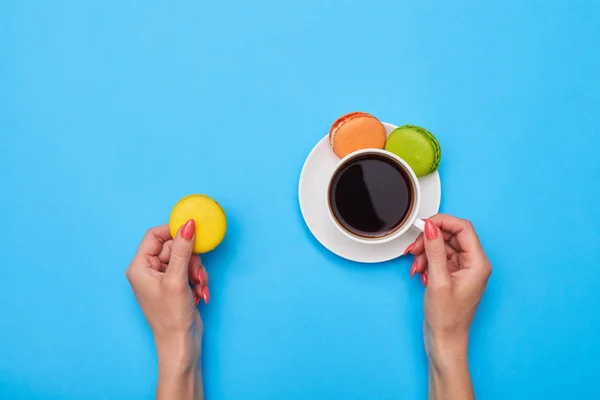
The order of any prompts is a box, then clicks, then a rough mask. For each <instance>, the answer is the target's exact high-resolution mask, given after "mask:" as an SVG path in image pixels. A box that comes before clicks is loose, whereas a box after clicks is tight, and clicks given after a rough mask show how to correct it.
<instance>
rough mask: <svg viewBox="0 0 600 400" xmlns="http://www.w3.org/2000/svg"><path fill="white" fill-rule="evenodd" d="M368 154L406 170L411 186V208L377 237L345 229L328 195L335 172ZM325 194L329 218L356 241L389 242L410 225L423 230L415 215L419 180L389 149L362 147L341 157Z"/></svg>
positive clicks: (417, 211)
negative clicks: (392, 227)
mask: <svg viewBox="0 0 600 400" xmlns="http://www.w3.org/2000/svg"><path fill="white" fill-rule="evenodd" d="M369 154H373V155H376V156H378V157H381V156H383V157H386V158H387V160H388V161H390V162H391V163H393V164H395V165H396V166H398V167H399V168H401V169H402V170H403V171H404V172H406V176H408V177H409V179H408V181H407V182H406V183H407V184H409V185H411V186H412V198H411V202H410V207H411V209H410V211H409V213H408V215H407V216H406V217H405V218H404V220H403V221H402V223H401V224H400V225H398V226H397V227H396V228H394V229H393V230H392V231H390V232H388V233H386V234H385V235H383V236H378V237H365V236H360V235H358V234H356V233H353V232H351V231H350V230H348V229H346V228H345V227H344V226H343V225H342V224H341V223H340V222H339V221H338V220H337V219H336V217H335V216H334V212H333V209H332V205H331V195H330V192H331V189H332V187H331V186H332V182H333V179H334V178H335V177H336V175H337V173H338V172H339V171H340V170H341V169H342V168H343V167H344V166H346V165H348V164H349V163H351V162H352V161H354V160H355V159H356V158H358V157H361V158H362V157H364V156H368V155H369ZM326 196H327V198H326V199H325V201H326V204H327V213H328V214H329V218H330V219H331V221H332V223H333V224H334V225H335V227H336V228H337V229H338V230H339V231H340V232H341V233H342V234H344V235H345V236H346V237H348V238H350V239H352V240H354V241H356V242H359V243H367V244H378V243H385V242H389V241H391V240H394V239H396V238H398V237H400V236H401V235H402V234H403V233H405V232H406V231H407V230H408V229H410V228H411V227H415V228H416V229H418V230H420V231H421V232H423V230H424V229H425V223H424V222H423V220H422V219H420V218H418V217H417V214H418V213H419V205H420V203H421V188H420V186H419V180H418V179H417V176H416V175H415V172H414V171H413V170H412V168H410V166H409V165H408V164H407V163H406V161H404V160H403V159H402V158H400V157H398V156H397V155H395V154H393V153H390V152H389V151H385V150H380V149H364V150H358V151H355V152H354V153H351V154H348V155H347V156H346V157H344V158H342V159H341V160H340V162H339V163H338V165H337V166H336V168H335V169H334V170H333V173H332V174H331V177H330V178H329V185H328V187H327V192H326Z"/></svg>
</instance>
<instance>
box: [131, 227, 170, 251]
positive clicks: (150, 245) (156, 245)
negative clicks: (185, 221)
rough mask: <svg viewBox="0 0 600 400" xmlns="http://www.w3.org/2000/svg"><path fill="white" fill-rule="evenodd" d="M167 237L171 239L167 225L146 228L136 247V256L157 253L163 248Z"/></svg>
mask: <svg viewBox="0 0 600 400" xmlns="http://www.w3.org/2000/svg"><path fill="white" fill-rule="evenodd" d="M169 239H171V233H170V232H169V226H168V225H161V226H157V227H155V228H152V229H148V231H147V232H146V234H145V235H144V238H143V239H142V242H141V243H140V246H139V247H138V251H137V253H136V256H145V255H150V256H157V255H159V254H160V252H161V250H162V248H163V244H164V243H165V242H166V241H167V240H169Z"/></svg>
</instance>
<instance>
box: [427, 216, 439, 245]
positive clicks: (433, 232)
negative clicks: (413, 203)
mask: <svg viewBox="0 0 600 400" xmlns="http://www.w3.org/2000/svg"><path fill="white" fill-rule="evenodd" d="M437 235H438V228H437V226H435V225H434V224H433V222H431V221H430V220H428V219H426V220H425V236H426V237H427V239H428V240H431V239H435V238H436V237H437Z"/></svg>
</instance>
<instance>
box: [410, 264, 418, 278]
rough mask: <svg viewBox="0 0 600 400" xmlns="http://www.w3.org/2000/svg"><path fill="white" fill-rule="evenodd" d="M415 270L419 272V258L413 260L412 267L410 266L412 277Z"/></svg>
mask: <svg viewBox="0 0 600 400" xmlns="http://www.w3.org/2000/svg"><path fill="white" fill-rule="evenodd" d="M415 272H417V260H415V261H413V263H412V267H411V268H410V277H411V278H412V277H413V275H414V274H415Z"/></svg>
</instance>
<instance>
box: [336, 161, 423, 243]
mask: <svg viewBox="0 0 600 400" xmlns="http://www.w3.org/2000/svg"><path fill="white" fill-rule="evenodd" d="M329 202H330V205H331V209H332V212H333V215H334V217H335V218H336V219H337V221H338V222H339V223H340V225H342V226H343V227H344V228H345V229H346V230H347V231H349V232H351V233H353V234H355V235H358V236H363V237H367V238H376V237H382V236H385V235H387V234H388V233H390V232H392V231H394V230H395V229H396V228H398V227H399V226H400V225H401V224H402V223H403V222H404V221H405V219H406V218H407V217H408V215H409V214H410V211H411V209H412V202H413V189H412V185H411V184H410V177H409V176H408V174H407V173H406V171H404V170H403V169H402V168H401V167H400V166H398V165H397V164H395V163H394V162H393V161H392V160H390V159H389V158H387V157H385V156H382V155H378V154H375V155H373V154H366V155H364V156H362V157H358V158H356V159H353V160H351V161H350V162H348V163H347V164H345V165H343V166H342V167H341V168H340V169H339V170H338V171H337V173H336V174H335V176H334V177H333V179H332V181H331V186H330V191H329Z"/></svg>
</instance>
